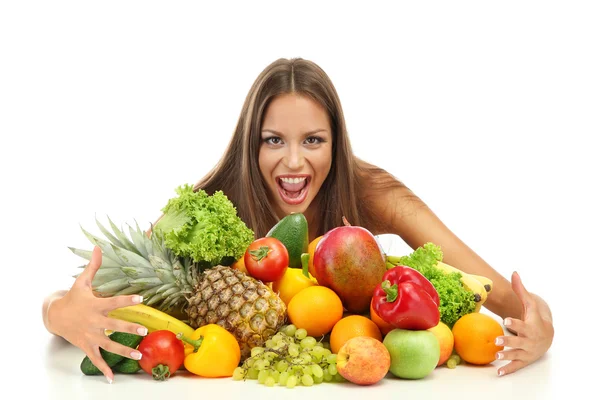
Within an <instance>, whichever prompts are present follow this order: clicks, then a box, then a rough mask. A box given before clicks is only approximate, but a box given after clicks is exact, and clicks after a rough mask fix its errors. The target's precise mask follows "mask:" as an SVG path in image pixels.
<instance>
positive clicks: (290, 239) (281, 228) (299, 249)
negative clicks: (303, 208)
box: [267, 213, 308, 268]
mask: <svg viewBox="0 0 600 400" xmlns="http://www.w3.org/2000/svg"><path fill="white" fill-rule="evenodd" d="M267 237H274V238H275V239H278V240H279V241H281V243H283V245H284V246H285V247H286V249H287V251H288V255H289V257H290V263H289V267H290V268H302V261H301V257H302V253H307V252H308V222H307V221H306V217H305V216H304V214H302V213H292V214H290V215H286V216H285V217H283V218H282V219H281V220H280V221H279V222H278V223H277V224H275V225H274V226H273V227H272V228H271V230H270V231H269V232H268V233H267Z"/></svg>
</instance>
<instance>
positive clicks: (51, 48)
mask: <svg viewBox="0 0 600 400" xmlns="http://www.w3.org/2000/svg"><path fill="white" fill-rule="evenodd" d="M198 3H200V2H156V1H103V2H82V1H48V2H41V1H40V2H33V1H19V2H17V1H14V2H12V1H7V2H3V3H2V5H0V135H1V138H2V142H1V143H2V144H1V147H0V148H1V157H0V173H1V174H2V175H1V177H2V195H1V197H0V202H1V209H2V219H1V222H2V224H1V225H2V229H1V230H0V235H1V241H0V243H1V245H0V246H1V248H2V258H1V259H0V260H1V261H0V267H1V268H2V271H3V275H2V277H3V279H2V282H3V283H2V291H3V292H4V295H3V299H4V301H3V303H4V305H5V308H6V311H5V312H7V313H8V314H9V315H8V318H9V319H7V321H10V322H8V323H6V325H5V323H4V322H3V323H2V327H3V333H2V335H3V336H5V335H7V333H10V328H11V326H14V324H15V323H17V324H18V325H19V326H20V331H21V332H24V331H26V332H27V333H28V334H29V335H33V336H35V335H41V334H43V333H44V331H43V327H42V324H41V312H40V310H41V303H42V301H43V297H44V296H45V295H47V294H48V293H50V292H52V291H54V290H57V289H61V288H67V287H68V285H70V284H71V282H72V279H71V278H70V276H71V275H72V274H73V273H75V272H76V267H77V266H78V265H81V263H82V260H81V259H80V258H78V257H76V256H75V255H73V254H72V253H71V252H70V251H69V249H68V246H75V247H80V248H81V247H82V248H91V247H90V244H89V242H87V239H85V237H84V236H83V233H82V232H81V230H80V225H81V226H82V227H84V228H85V229H88V230H90V231H91V232H93V233H97V232H98V229H97V227H96V226H95V221H94V218H95V217H98V218H99V220H100V221H101V222H103V223H104V222H106V221H107V220H106V216H110V218H111V219H112V220H113V221H114V222H116V223H117V224H118V225H125V224H128V223H135V221H137V222H138V223H140V225H142V226H143V227H148V225H149V224H150V223H151V222H153V221H154V220H155V219H156V218H157V217H158V216H159V214H160V209H161V208H162V207H163V206H164V205H165V204H166V201H167V200H168V199H169V198H171V197H173V196H174V194H175V193H174V189H175V188H176V187H177V186H178V185H181V184H184V183H194V182H196V181H197V180H198V179H200V178H201V177H202V176H203V175H204V174H205V173H206V172H208V170H209V169H210V168H211V167H212V166H213V165H214V164H215V162H217V160H218V159H219V157H220V155H221V154H222V152H223V151H224V150H225V146H226V144H227V143H228V140H229V138H230V135H231V133H232V131H233V129H234V127H235V124H236V121H237V117H238V115H239V112H240V109H241V106H242V103H243V101H244V97H245V95H246V93H247V91H248V89H249V88H250V86H251V84H252V82H253V80H254V79H255V77H256V76H257V75H258V74H259V73H260V71H261V70H262V69H263V68H264V67H266V66H267V65H268V64H269V63H270V62H272V61H274V60H275V59H277V58H279V57H296V56H299V57H303V58H307V59H310V60H313V61H315V62H316V63H318V64H319V65H320V66H321V67H323V68H324V70H325V71H326V72H327V73H328V74H329V76H330V78H331V79H332V80H333V82H334V84H335V86H336V88H337V90H338V93H339V95H340V97H341V101H342V105H343V107H344V111H345V115H346V122H347V125H348V130H349V135H350V138H351V140H352V144H353V147H354V151H355V152H356V154H357V155H358V156H360V157H362V158H364V159H366V160H368V161H371V162H374V163H376V164H378V165H380V166H381V167H384V168H386V169H387V170H389V171H390V172H392V173H393V174H394V175H396V176H397V177H398V178H399V179H401V180H402V181H404V182H405V183H406V184H407V185H408V186H409V187H411V188H412V189H413V190H414V191H415V192H416V193H417V194H418V195H419V196H420V197H422V198H423V199H424V200H425V202H427V203H428V204H429V206H430V207H431V208H432V209H433V210H434V211H435V212H436V213H437V214H438V215H439V216H440V217H441V218H442V220H443V221H444V222H445V223H446V224H447V225H448V226H449V227H450V228H451V229H452V230H453V231H454V232H456V233H457V234H458V235H459V237H461V238H462V239H463V240H464V241H465V242H466V243H467V244H468V245H469V246H471V247H472V248H473V249H474V250H475V251H477V252H478V253H479V254H480V255H481V256H483V258H484V259H486V260H487V261H488V262H489V263H490V264H491V265H492V266H494V267H495V268H497V269H498V270H499V271H500V272H501V273H502V274H503V275H504V276H506V277H509V276H510V273H511V272H512V271H513V270H517V271H519V272H520V274H521V276H522V278H523V281H524V283H525V285H526V287H528V288H529V289H530V290H532V291H534V292H536V293H538V294H540V295H541V296H542V297H544V298H545V299H546V300H548V302H549V303H550V304H551V307H552V310H553V312H554V315H555V319H556V329H557V331H556V337H555V344H554V346H553V348H552V349H551V350H552V351H553V352H554V354H556V357H557V360H555V361H556V362H558V363H560V364H563V363H564V365H565V372H567V371H568V372H571V373H573V374H576V375H579V374H582V373H587V372H589V367H586V365H591V362H592V361H593V360H590V359H587V358H586V357H585V356H584V354H585V353H589V352H590V351H596V352H597V347H595V346H594V345H593V344H594V343H597V342H598V339H597V334H595V333H594V332H593V331H591V329H590V326H591V325H595V323H596V321H597V317H596V316H597V304H596V300H595V297H596V296H595V295H594V296H592V295H591V294H592V291H595V290H597V282H598V279H597V278H598V272H597V271H598V268H599V267H600V262H599V257H598V249H599V246H598V242H599V239H600V234H599V233H598V229H597V227H598V223H599V222H600V218H599V211H598V209H599V200H600V198H599V196H598V194H597V193H598V188H597V184H598V182H599V179H598V172H599V171H600V164H599V162H598V152H599V151H598V150H599V149H600V147H599V145H598V136H599V134H600V73H599V71H600V40H599V38H600V28H599V24H598V21H599V20H600V13H599V7H598V6H597V5H596V2H592V1H589V2H584V1H562V2H561V1H552V2H547V1H546V2H528V1H505V2H493V3H492V2H482V1H459V2H439V3H437V2H411V4H410V5H407V4H402V5H394V7H393V8H392V7H391V5H389V4H388V3H382V2H371V3H369V5H367V4H366V2H328V3H327V4H318V3H317V2H312V1H302V2H275V1H273V2H260V1H252V2H247V3H242V2H240V3H239V4H238V3H235V4H234V3H231V2H219V5H210V6H208V5H199V4H198ZM211 3H212V2H211ZM413 3H414V4H413ZM390 4H391V3H390ZM7 292H8V293H7ZM14 321H18V322H14ZM6 326H7V327H8V328H9V329H8V330H7V329H5V327H6ZM10 334H12V333H10ZM585 340H588V341H589V345H588V346H586V347H585V349H584V348H582V349H579V348H578V347H577V346H580V345H582V344H583V345H585V344H586V342H585ZM34 348H35V347H34ZM14 351H17V350H16V348H15V350H14ZM18 351H19V354H23V350H22V349H19V350H18ZM563 357H564V358H563ZM567 366H568V369H567ZM573 366H574V367H573ZM1 368H3V369H4V368H6V367H5V366H3V367H1ZM3 375H4V374H3ZM4 376H6V375H4Z"/></svg>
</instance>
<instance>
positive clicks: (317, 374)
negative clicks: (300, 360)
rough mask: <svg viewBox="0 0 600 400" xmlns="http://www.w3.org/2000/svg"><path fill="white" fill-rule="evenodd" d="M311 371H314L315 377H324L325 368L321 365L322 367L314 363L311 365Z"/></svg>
mask: <svg viewBox="0 0 600 400" xmlns="http://www.w3.org/2000/svg"><path fill="white" fill-rule="evenodd" d="M311 372H312V374H313V375H314V376H315V377H317V378H320V377H323V368H321V367H320V366H319V365H317V364H313V365H312V366H311Z"/></svg>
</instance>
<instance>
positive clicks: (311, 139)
mask: <svg viewBox="0 0 600 400" xmlns="http://www.w3.org/2000/svg"><path fill="white" fill-rule="evenodd" d="M322 141H323V139H321V138H320V137H318V136H310V137H307V138H306V143H308V144H318V143H321V142H322Z"/></svg>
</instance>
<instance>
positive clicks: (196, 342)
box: [177, 332, 204, 353]
mask: <svg viewBox="0 0 600 400" xmlns="http://www.w3.org/2000/svg"><path fill="white" fill-rule="evenodd" d="M177 339H179V340H183V341H184V342H186V343H189V344H190V345H192V346H193V347H194V353H196V352H197V351H198V349H199V348H200V346H202V341H203V340H204V336H200V337H199V338H198V339H196V340H194V339H190V338H189V337H187V336H185V335H184V334H183V333H181V332H179V333H178V334H177Z"/></svg>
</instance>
